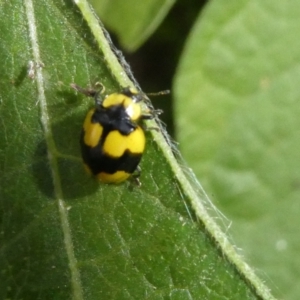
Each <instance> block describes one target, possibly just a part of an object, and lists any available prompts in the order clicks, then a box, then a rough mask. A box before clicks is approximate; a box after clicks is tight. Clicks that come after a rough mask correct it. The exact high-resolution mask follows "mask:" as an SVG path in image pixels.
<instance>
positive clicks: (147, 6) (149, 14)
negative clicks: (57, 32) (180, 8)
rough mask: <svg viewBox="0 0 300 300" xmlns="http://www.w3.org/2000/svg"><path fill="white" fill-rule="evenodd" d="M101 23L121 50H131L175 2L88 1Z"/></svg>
mask: <svg viewBox="0 0 300 300" xmlns="http://www.w3.org/2000/svg"><path fill="white" fill-rule="evenodd" d="M90 2H91V4H92V5H93V6H94V8H95V10H96V12H97V13H98V15H99V16H100V18H101V20H102V21H103V22H104V24H105V25H106V26H107V28H108V29H110V30H111V31H112V32H113V33H114V34H116V35H117V37H118V40H119V42H120V44H121V45H122V47H123V48H124V49H126V50H127V51H134V50H136V49H137V48H138V47H140V46H141V45H142V44H143V43H144V42H145V41H146V40H147V39H148V38H149V36H150V35H151V34H152V33H153V32H154V31H155V30H156V28H157V27H158V26H159V25H160V24H161V22H162V21H163V19H164V17H165V16H166V14H167V13H168V12H169V10H170V9H171V7H172V6H173V4H174V2H175V0H163V1H162V0H143V1H138V2H137V1H136V0H126V1H123V0H108V1H107V0H106V1H105V0H102V1H99V0H91V1H90Z"/></svg>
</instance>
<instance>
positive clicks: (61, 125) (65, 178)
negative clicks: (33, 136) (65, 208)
mask: <svg viewBox="0 0 300 300" xmlns="http://www.w3.org/2000/svg"><path fill="white" fill-rule="evenodd" d="M83 117H84V116H83V115H82V114H72V116H67V117H66V118H64V119H63V120H62V121H59V122H56V123H54V124H52V127H51V131H52V137H53V138H52V137H48V139H49V144H52V142H53V146H52V147H54V148H55V149H52V150H51V151H50V156H51V159H50V158H49V157H50V156H48V147H49V146H47V142H46V139H44V140H42V141H40V142H39V143H38V145H37V147H36V151H35V154H34V158H33V161H34V162H35V163H34V164H33V167H32V173H33V175H34V178H35V180H36V184H37V186H38V188H39V189H40V190H41V191H42V192H43V193H44V194H45V195H46V196H47V197H49V198H52V199H57V198H62V199H64V200H71V199H80V198H82V197H85V196H87V195H90V194H93V193H94V192H95V191H96V190H97V189H99V182H97V181H96V180H94V179H93V178H91V176H89V175H88V174H86V172H85V170H84V168H83V164H82V160H81V155H80V146H79V135H80V132H81V127H82V122H83ZM50 147H51V146H50Z"/></svg>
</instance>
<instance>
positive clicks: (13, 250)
mask: <svg viewBox="0 0 300 300" xmlns="http://www.w3.org/2000/svg"><path fill="white" fill-rule="evenodd" d="M76 4H77V6H76V5H75V4H73V3H71V2H62V1H59V0H53V1H51V2H49V1H44V0H24V1H21V0H19V1H14V3H11V2H2V3H1V4H0V8H1V9H0V28H1V30H2V41H1V47H0V57H2V58H3V62H2V64H1V72H0V82H1V90H0V97H1V98H0V99H1V101H0V114H1V119H0V120H1V122H0V132H1V133H2V138H1V139H0V167H1V169H0V183H1V189H0V212H1V213H0V215H1V222H0V226H1V229H0V233H1V235H0V266H1V273H0V298H1V299H28V300H32V299H43V300H45V299H55V300H59V299H63V300H66V299H77V300H81V299H122V300H123V299H273V298H272V296H271V295H270V294H269V291H268V289H267V288H266V287H265V286H264V285H263V284H262V283H261V282H260V280H259V279H258V278H257V277H256V276H255V275H254V273H253V271H252V270H251V269H250V268H249V267H248V266H247V265H246V264H245V263H244V262H243V261H242V260H241V258H240V257H239V256H238V255H237V254H236V252H235V251H234V248H233V247H232V246H231V245H230V244H229V242H228V241H227V238H226V236H225V235H224V234H223V233H222V231H220V229H219V227H218V226H217V225H216V224H215V222H214V219H213V218H212V217H211V216H209V215H208V213H207V210H212V212H213V207H210V206H209V201H208V200H207V198H206V196H205V193H204V192H203V191H202V189H201V187H200V186H198V185H197V182H193V181H192V184H193V185H191V184H190V182H189V181H188V179H187V178H186V176H185V174H184V173H183V170H182V167H181V166H179V165H178V163H177V161H176V160H175V158H174V155H173V153H172V149H171V145H170V142H169V141H168V140H166V139H165V138H164V136H163V135H162V133H163V134H166V133H165V132H164V131H163V130H162V132H156V131H152V134H148V147H147V150H146V153H145V155H144V159H143V162H142V168H143V174H142V177H141V181H142V187H141V188H138V187H134V186H132V185H130V183H129V182H126V183H124V184H120V185H105V184H100V183H98V182H96V181H95V180H93V179H91V178H89V177H88V176H87V174H85V172H84V170H83V167H82V164H81V159H80V153H79V143H78V138H79V134H80V131H81V126H82V121H83V119H84V116H85V113H86V111H87V109H88V107H90V106H92V105H93V103H92V101H91V100H90V99H87V98H86V97H83V96H82V95H77V94H76V93H75V92H74V91H73V90H71V89H70V87H69V84H70V83H72V82H75V83H77V84H79V85H81V86H88V85H92V84H93V83H95V82H96V81H99V80H100V81H101V82H102V83H103V84H104V85H105V87H106V89H107V91H108V92H109V91H115V90H116V89H118V88H119V87H120V85H121V86H124V85H132V82H130V81H129V79H128V72H129V70H128V67H126V65H125V62H124V61H123V59H122V57H118V58H117V57H115V55H114V53H117V52H116V50H115V49H114V51H112V49H111V47H112V45H111V44H110V40H109V39H108V38H107V34H105V32H103V29H102V28H101V27H100V26H99V24H98V22H97V19H95V17H94V15H93V14H92V12H91V11H90V9H89V6H88V5H87V3H86V2H85V1H79V0H77V1H76ZM98 46H99V48H98ZM118 61H121V62H123V66H122V65H120V64H119V62H118ZM28 67H30V68H29V71H30V74H29V75H30V76H28V75H27V72H28ZM129 75H130V74H129ZM149 125H155V124H154V122H153V121H152V122H150V124H149ZM156 126H158V125H156ZM213 215H215V213H214V214H213Z"/></svg>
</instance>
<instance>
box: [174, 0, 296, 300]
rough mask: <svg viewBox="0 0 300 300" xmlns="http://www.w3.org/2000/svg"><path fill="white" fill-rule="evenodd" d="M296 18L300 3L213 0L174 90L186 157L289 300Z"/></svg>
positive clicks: (292, 292)
mask: <svg viewBox="0 0 300 300" xmlns="http://www.w3.org/2000/svg"><path fill="white" fill-rule="evenodd" d="M299 14H300V4H299V2H297V1H288V2H286V1H279V0H278V1H276V0H275V1H274V0H267V1H258V0H257V1H248V0H243V1H222V0H219V1H212V2H211V3H210V5H208V6H207V8H206V10H205V12H204V13H203V15H201V16H199V19H198V21H197V22H196V24H195V26H194V28H193V30H192V32H191V35H190V37H189V40H188V42H187V45H186V48H185V53H184V54H183V57H182V60H181V63H180V66H179V69H178V73H177V75H176V79H175V82H174V90H175V95H176V98H177V99H176V100H177V102H176V113H177V117H176V119H177V120H178V123H179V124H178V128H179V132H178V136H179V141H180V146H181V150H182V152H183V156H184V157H185V158H186V159H187V161H188V162H189V164H190V165H192V166H193V168H194V170H195V172H196V174H197V176H198V178H201V180H203V185H204V187H205V189H206V190H207V191H208V194H209V195H212V196H213V198H214V200H215V202H216V203H218V207H220V209H221V210H222V211H223V212H224V213H225V215H227V216H228V217H229V218H230V219H231V220H232V221H233V223H232V230H231V232H232V233H233V237H234V240H235V241H236V242H237V244H238V245H239V246H241V248H242V249H243V252H244V253H245V255H246V256H247V257H249V258H250V261H251V262H253V263H254V265H255V266H256V268H257V269H259V270H261V272H264V273H265V274H263V275H262V277H263V278H264V279H265V280H266V281H267V282H268V283H269V285H270V286H273V287H274V289H275V291H276V293H277V294H278V296H280V297H282V295H284V299H299V295H300V287H299V286H298V285H295V284H294V283H295V282H296V281H297V280H298V278H299V276H300V268H299V266H300V261H299V258H298V257H299V255H298V249H299V247H300V244H299V234H298V228H299V213H298V212H299V209H300V206H299V205H300V202H299V197H300V190H299V182H300V181H299V180H300V173H299V169H300V152H299V146H300V142H299V141H300V132H299V127H300V123H299V114H300V105H299V99H300V90H299V82H300V72H299V68H298V64H299V60H300V40H299V36H298V35H299V28H300V19H299Z"/></svg>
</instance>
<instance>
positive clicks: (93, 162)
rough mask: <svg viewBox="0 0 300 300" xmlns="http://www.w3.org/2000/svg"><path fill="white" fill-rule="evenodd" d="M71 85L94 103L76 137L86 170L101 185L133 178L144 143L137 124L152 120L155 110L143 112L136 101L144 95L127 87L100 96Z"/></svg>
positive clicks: (141, 132) (136, 175)
mask: <svg viewBox="0 0 300 300" xmlns="http://www.w3.org/2000/svg"><path fill="white" fill-rule="evenodd" d="M71 86H72V87H73V88H74V89H76V90H77V91H79V92H81V93H84V94H85V95H87V96H90V97H94V100H95V107H94V108H92V109H91V110H90V111H89V112H88V113H87V115H86V118H85V120H84V123H83V129H82V133H81V137H80V146H81V154H82V158H83V162H84V165H85V167H86V169H87V170H88V171H89V173H92V174H93V175H94V176H95V177H96V178H97V179H99V180H100V181H102V182H105V183H120V182H122V181H124V180H126V179H128V178H129V177H130V176H132V175H133V176H134V177H136V178H137V177H138V176H139V173H140V170H139V167H138V165H139V163H140V160H141V158H142V154H143V152H144V149H145V143H146V139H145V134H144V130H143V129H142V127H141V126H140V125H139V124H138V122H139V121H140V120H142V119H152V118H153V117H154V116H155V115H156V114H157V113H159V111H154V110H148V111H147V112H146V113H145V112H143V111H142V106H141V103H140V102H141V101H142V100H144V99H145V95H144V94H143V93H141V92H137V91H136V90H134V89H132V88H130V87H126V88H123V89H122V90H121V91H120V92H118V93H113V94H110V95H108V96H106V97H102V96H101V94H102V93H103V91H102V92H96V91H94V90H85V89H83V88H81V87H79V86H77V85H76V84H72V85H71ZM103 90H104V89H103ZM167 92H168V91H166V92H162V93H167ZM162 93H160V94H162ZM138 183H139V181H138Z"/></svg>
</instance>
